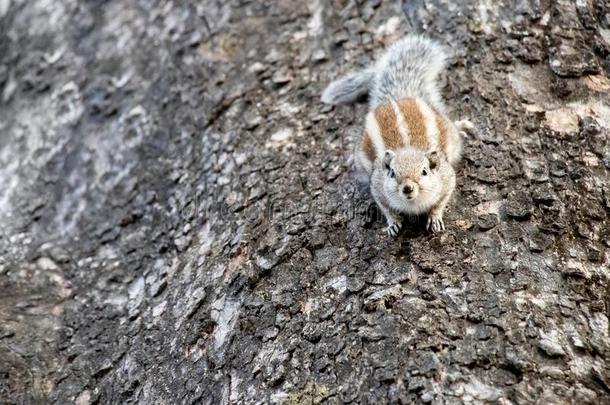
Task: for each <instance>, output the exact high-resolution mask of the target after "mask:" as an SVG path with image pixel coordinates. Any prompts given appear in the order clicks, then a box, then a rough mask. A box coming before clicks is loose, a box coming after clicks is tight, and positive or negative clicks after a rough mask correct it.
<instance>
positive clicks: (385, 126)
mask: <svg viewBox="0 0 610 405" xmlns="http://www.w3.org/2000/svg"><path fill="white" fill-rule="evenodd" d="M446 59H447V53H446V51H445V49H444V48H443V47H442V46H441V45H440V44H438V43H437V42H435V41H433V40H431V39H428V38H425V37H422V36H416V35H409V36H406V37H404V38H402V39H401V40H399V41H398V42H396V43H395V44H393V45H392V46H390V47H389V48H388V49H387V50H386V51H385V53H384V54H383V55H382V56H381V58H380V59H379V60H378V61H377V62H376V63H374V64H373V65H372V66H370V67H368V68H365V69H364V70H360V71H357V72H353V73H350V74H347V75H346V76H344V77H342V78H340V79H338V80H336V81H334V82H332V83H331V84H330V85H329V86H328V87H327V88H326V89H325V90H324V92H323V93H322V102H324V103H327V104H335V105H336V104H341V103H348V102H353V101H355V100H356V99H358V98H359V97H361V96H364V95H366V94H368V96H369V112H368V114H367V116H366V119H365V125H364V131H363V134H362V137H361V139H360V142H359V143H358V145H357V146H356V151H355V154H354V159H355V165H356V169H357V170H358V171H359V172H360V173H363V174H365V175H366V176H367V178H368V179H369V182H370V189H371V193H372V195H373V198H374V199H375V201H376V202H377V204H378V205H379V207H380V209H381V211H382V212H383V214H384V216H385V217H386V219H387V222H388V227H387V233H388V234H389V235H390V236H392V237H395V236H397V235H398V233H399V232H400V230H401V228H402V222H401V216H400V215H401V214H414V215H418V214H423V213H427V214H428V222H427V228H428V230H431V231H432V232H440V231H442V230H444V229H445V224H444V222H443V212H444V210H445V207H446V206H447V203H448V202H449V199H450V198H451V194H452V193H453V190H454V189H455V169H454V168H455V166H456V164H457V163H458V162H459V160H460V157H461V153H462V137H463V136H465V135H466V133H465V131H467V130H470V129H472V124H471V123H470V121H468V120H462V121H458V122H455V123H454V122H452V121H451V120H450V119H449V118H448V117H447V114H446V108H445V105H444V103H443V101H442V99H441V96H440V90H439V85H438V76H439V74H440V73H441V72H442V71H443V69H444V68H445V66H446Z"/></svg>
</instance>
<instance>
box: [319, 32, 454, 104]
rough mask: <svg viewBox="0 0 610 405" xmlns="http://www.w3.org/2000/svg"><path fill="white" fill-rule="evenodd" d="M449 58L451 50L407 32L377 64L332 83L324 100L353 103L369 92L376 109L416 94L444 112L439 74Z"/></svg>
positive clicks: (370, 101) (387, 50)
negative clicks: (390, 101)
mask: <svg viewBox="0 0 610 405" xmlns="http://www.w3.org/2000/svg"><path fill="white" fill-rule="evenodd" d="M447 58H448V52H447V49H446V48H445V47H443V46H442V45H441V44H440V43H438V42H436V41H434V40H432V39H429V38H426V37H424V36H421V35H407V36H406V37H403V38H402V39H400V40H398V41H397V42H396V43H394V44H393V45H392V46H390V47H389V48H388V49H386V50H385V52H384V53H383V55H382V56H381V58H379V60H378V61H377V62H376V63H374V64H373V65H371V66H369V67H368V68H366V69H364V70H360V71H357V72H352V73H349V74H347V75H346V76H343V77H342V78H340V79H338V80H335V81H334V82H332V83H331V84H329V85H328V87H327V88H326V89H325V90H324V92H323V93H322V102H324V103H326V104H341V103H349V102H353V101H355V100H356V99H358V98H359V97H361V96H364V95H366V94H368V95H369V104H370V106H371V107H372V108H374V107H376V106H377V105H379V104H381V103H383V102H385V101H388V100H400V99H403V98H409V97H413V98H420V99H423V100H425V101H427V102H428V103H430V104H431V105H432V106H433V107H434V108H437V109H438V110H439V111H443V110H444V106H443V103H442V101H441V98H440V92H439V89H438V76H439V74H440V73H441V72H442V71H443V70H444V69H445V66H446V62H447Z"/></svg>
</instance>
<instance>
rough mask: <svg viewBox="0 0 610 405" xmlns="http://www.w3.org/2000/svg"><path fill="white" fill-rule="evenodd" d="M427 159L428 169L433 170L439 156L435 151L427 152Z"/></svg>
mask: <svg viewBox="0 0 610 405" xmlns="http://www.w3.org/2000/svg"><path fill="white" fill-rule="evenodd" d="M428 161H429V162H430V170H434V169H435V168H436V167H437V166H438V164H439V163H440V156H439V155H438V152H437V151H432V152H430V153H428Z"/></svg>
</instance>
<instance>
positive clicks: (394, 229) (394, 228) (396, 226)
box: [386, 222, 402, 238]
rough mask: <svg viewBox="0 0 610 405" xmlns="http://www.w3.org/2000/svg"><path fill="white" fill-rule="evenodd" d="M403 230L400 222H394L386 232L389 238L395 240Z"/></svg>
mask: <svg viewBox="0 0 610 405" xmlns="http://www.w3.org/2000/svg"><path fill="white" fill-rule="evenodd" d="M401 229H402V224H401V223H400V222H392V223H391V224H390V225H389V226H388V227H387V228H386V232H387V233H388V235H389V236H391V237H392V238H395V237H397V236H398V233H400V230H401Z"/></svg>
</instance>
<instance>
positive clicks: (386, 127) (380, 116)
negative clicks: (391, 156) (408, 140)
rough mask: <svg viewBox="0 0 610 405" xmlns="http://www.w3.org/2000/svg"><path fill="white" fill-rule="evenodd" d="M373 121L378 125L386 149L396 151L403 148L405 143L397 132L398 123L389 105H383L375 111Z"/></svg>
mask: <svg viewBox="0 0 610 405" xmlns="http://www.w3.org/2000/svg"><path fill="white" fill-rule="evenodd" d="M375 119H376V120H377V125H379V132H380V133H381V138H382V139H383V143H384V145H385V147H386V148H387V149H391V150H396V149H400V148H402V147H404V146H405V142H404V140H403V139H402V135H400V131H398V122H397V120H396V114H395V113H394V108H392V105H391V104H390V103H385V104H382V105H380V106H379V107H377V109H376V110H375Z"/></svg>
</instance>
